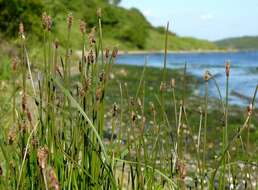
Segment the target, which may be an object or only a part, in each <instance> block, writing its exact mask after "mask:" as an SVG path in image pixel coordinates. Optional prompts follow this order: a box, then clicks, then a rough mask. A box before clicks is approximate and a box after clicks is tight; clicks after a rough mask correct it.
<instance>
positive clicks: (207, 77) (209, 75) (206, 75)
mask: <svg viewBox="0 0 258 190" xmlns="http://www.w3.org/2000/svg"><path fill="white" fill-rule="evenodd" d="M210 78H211V74H210V72H209V71H205V73H204V75H203V79H204V80H205V81H206V82H208V80H210Z"/></svg>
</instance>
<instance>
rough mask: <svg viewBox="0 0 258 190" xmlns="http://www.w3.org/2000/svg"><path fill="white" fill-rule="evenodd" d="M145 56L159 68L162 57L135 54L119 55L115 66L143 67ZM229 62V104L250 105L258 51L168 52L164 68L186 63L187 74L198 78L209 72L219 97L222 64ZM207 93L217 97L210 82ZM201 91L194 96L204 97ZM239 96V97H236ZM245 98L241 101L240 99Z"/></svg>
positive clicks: (256, 79) (222, 85) (256, 80)
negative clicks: (215, 83) (217, 86)
mask: <svg viewBox="0 0 258 190" xmlns="http://www.w3.org/2000/svg"><path fill="white" fill-rule="evenodd" d="M145 57H147V60H148V63H147V64H148V66H154V67H162V66H163V59H164V55H163V54H159V53H157V54H138V55H136V54H135V55H120V56H118V59H117V63H119V64H129V65H144V60H145ZM227 60H229V61H230V62H231V72H230V81H229V85H230V89H229V92H230V103H231V104H236V105H240V106H246V105H248V104H249V101H250V100H248V97H249V98H251V97H252V96H253V93H254V90H255V87H256V85H257V84H258V51H250V52H233V53H170V54H168V57H167V65H168V67H170V68H183V67H184V64H185V63H187V72H188V73H190V74H193V75H195V76H197V77H202V76H203V73H204V72H205V71H206V70H208V71H210V72H211V73H212V74H213V75H216V80H217V82H218V84H219V86H220V89H221V92H222V95H223V96H225V84H226V82H225V61H227ZM209 88H210V91H209V94H210V96H213V97H218V92H217V90H216V87H215V85H214V84H213V83H212V82H210V84H209ZM203 91H204V88H203V86H201V87H200V89H198V90H197V91H196V93H197V94H199V95H203ZM239 95H241V98H240V97H239ZM243 97H244V98H243Z"/></svg>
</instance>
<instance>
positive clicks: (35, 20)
mask: <svg viewBox="0 0 258 190" xmlns="http://www.w3.org/2000/svg"><path fill="white" fill-rule="evenodd" d="M42 9H43V4H42V1H41V0H26V1H25V0H0V31H1V32H2V33H4V34H6V35H8V36H14V35H17V33H18V26H19V23H20V22H23V23H24V25H25V30H26V32H33V33H35V34H37V35H39V34H40V18H41V14H42Z"/></svg>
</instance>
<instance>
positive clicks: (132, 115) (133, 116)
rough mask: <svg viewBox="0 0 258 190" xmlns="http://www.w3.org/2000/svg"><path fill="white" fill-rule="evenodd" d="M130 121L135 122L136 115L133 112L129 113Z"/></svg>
mask: <svg viewBox="0 0 258 190" xmlns="http://www.w3.org/2000/svg"><path fill="white" fill-rule="evenodd" d="M131 120H132V122H135V120H136V114H135V112H134V111H132V113H131Z"/></svg>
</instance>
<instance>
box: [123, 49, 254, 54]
mask: <svg viewBox="0 0 258 190" xmlns="http://www.w3.org/2000/svg"><path fill="white" fill-rule="evenodd" d="M250 51H257V50H255V49H252V50H240V49H228V50H221V49H216V50H168V51H167V53H177V54H187V53H196V54H199V53H238V52H250ZM161 53H164V50H128V51H127V50H120V51H119V55H141V54H161Z"/></svg>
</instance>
